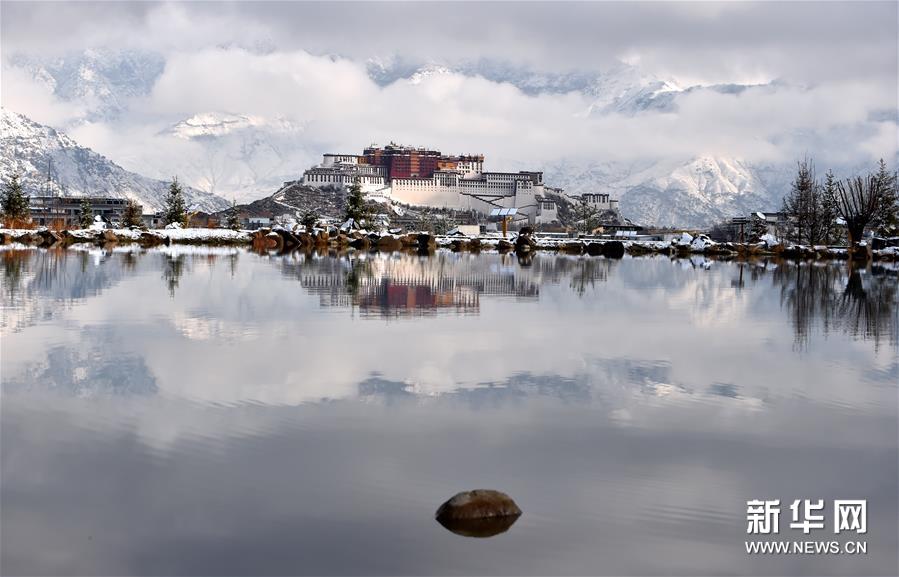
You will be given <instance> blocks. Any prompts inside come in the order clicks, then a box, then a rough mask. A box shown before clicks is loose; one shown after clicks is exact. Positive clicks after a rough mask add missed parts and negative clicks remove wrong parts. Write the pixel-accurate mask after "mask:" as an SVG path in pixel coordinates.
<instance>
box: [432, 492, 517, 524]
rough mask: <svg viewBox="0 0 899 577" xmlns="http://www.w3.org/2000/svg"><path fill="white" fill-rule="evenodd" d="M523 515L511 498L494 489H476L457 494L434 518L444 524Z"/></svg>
mask: <svg viewBox="0 0 899 577" xmlns="http://www.w3.org/2000/svg"><path fill="white" fill-rule="evenodd" d="M520 515H521V509H519V508H518V505H516V504H515V501H513V500H512V498H511V497H509V496H508V495H506V494H505V493H502V492H500V491H494V490H492V489H475V490H473V491H463V492H461V493H457V494H456V495H454V496H453V497H452V498H450V499H449V500H448V501H446V502H445V503H443V504H442V505H440V508H438V509H437V513H436V514H435V515H434V517H435V518H436V519H437V520H438V521H441V523H443V522H451V521H468V520H472V519H492V518H498V517H514V518H517V517H519V516H520Z"/></svg>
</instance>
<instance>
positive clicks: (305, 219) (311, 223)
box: [300, 209, 318, 232]
mask: <svg viewBox="0 0 899 577" xmlns="http://www.w3.org/2000/svg"><path fill="white" fill-rule="evenodd" d="M317 222H318V214H316V212H315V211H314V210H311V209H310V210H307V211H305V212H304V213H303V216H302V217H300V224H302V225H303V226H304V227H306V232H312V229H313V228H315V223H317Z"/></svg>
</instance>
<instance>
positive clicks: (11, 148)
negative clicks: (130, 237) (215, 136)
mask: <svg viewBox="0 0 899 577" xmlns="http://www.w3.org/2000/svg"><path fill="white" fill-rule="evenodd" d="M48 169H49V171H50V183H49V187H50V189H51V192H54V193H55V192H65V193H68V194H86V195H95V196H99V195H102V196H110V197H114V198H133V199H135V200H137V201H138V202H140V203H141V204H142V205H143V206H144V209H145V210H159V209H161V208H162V207H163V203H164V200H163V199H164V198H165V194H166V191H167V188H168V183H166V182H163V181H161V180H154V179H152V178H147V177H145V176H141V175H139V174H135V173H133V172H129V171H127V170H125V169H124V168H122V167H121V166H119V165H117V164H116V163H114V162H112V161H111V160H109V159H108V158H106V157H104V156H101V155H99V154H97V153H96V152H94V151H92V150H90V149H88V148H84V147H82V146H79V145H78V143H77V142H75V141H74V140H72V139H71V138H70V137H69V136H67V135H66V134H65V133H62V132H59V131H57V130H56V129H54V128H51V127H49V126H44V125H42V124H38V123H37V122H34V121H32V120H30V119H29V118H27V117H25V116H23V115H21V114H18V113H16V112H13V111H11V110H6V109H5V108H0V174H2V179H3V181H6V180H7V179H8V178H9V176H10V175H12V174H14V173H18V174H19V175H20V177H21V182H22V185H23V188H24V189H25V191H26V192H27V193H28V194H30V195H34V194H41V193H43V192H44V191H46V190H47V188H48V181H47V172H48ZM184 195H185V197H186V199H187V202H188V205H192V206H195V207H196V208H198V209H200V210H204V211H208V212H214V211H217V210H222V209H223V208H225V207H227V206H228V204H229V203H228V202H227V201H226V200H225V199H223V198H221V197H219V196H215V195H213V194H209V193H205V192H202V191H199V190H196V189H195V188H191V187H184Z"/></svg>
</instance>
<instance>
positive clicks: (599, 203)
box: [581, 193, 618, 212]
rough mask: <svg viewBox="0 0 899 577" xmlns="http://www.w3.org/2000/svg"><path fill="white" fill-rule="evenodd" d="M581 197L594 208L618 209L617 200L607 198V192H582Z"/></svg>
mask: <svg viewBox="0 0 899 577" xmlns="http://www.w3.org/2000/svg"><path fill="white" fill-rule="evenodd" d="M581 198H583V199H584V200H586V201H587V204H589V205H590V206H591V207H593V208H595V209H596V210H614V211H616V212H617V211H618V200H617V199H612V198H609V195H608V194H603V193H595V194H591V193H584V194H582V195H581Z"/></svg>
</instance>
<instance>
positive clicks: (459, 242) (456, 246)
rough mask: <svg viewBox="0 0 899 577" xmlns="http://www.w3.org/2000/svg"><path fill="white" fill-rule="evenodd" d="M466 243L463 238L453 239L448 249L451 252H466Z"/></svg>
mask: <svg viewBox="0 0 899 577" xmlns="http://www.w3.org/2000/svg"><path fill="white" fill-rule="evenodd" d="M468 246H469V245H468V241H467V240H466V239H464V238H454V239H453V240H452V242H451V243H450V249H451V250H452V251H453V252H461V251H463V250H468Z"/></svg>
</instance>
